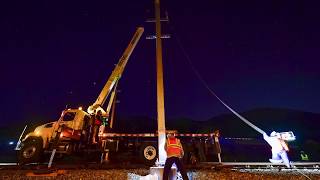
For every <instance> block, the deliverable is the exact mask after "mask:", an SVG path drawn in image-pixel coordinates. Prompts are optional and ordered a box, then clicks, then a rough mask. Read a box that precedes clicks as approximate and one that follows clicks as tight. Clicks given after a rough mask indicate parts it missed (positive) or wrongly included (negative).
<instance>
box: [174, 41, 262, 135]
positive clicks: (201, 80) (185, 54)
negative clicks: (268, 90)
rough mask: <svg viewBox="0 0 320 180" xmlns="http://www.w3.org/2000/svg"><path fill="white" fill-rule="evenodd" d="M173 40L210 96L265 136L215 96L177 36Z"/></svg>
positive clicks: (259, 130)
mask: <svg viewBox="0 0 320 180" xmlns="http://www.w3.org/2000/svg"><path fill="white" fill-rule="evenodd" d="M174 37H175V39H176V40H177V43H178V45H179V47H180V48H181V50H182V52H183V54H184V56H185V57H186V59H187V60H188V64H189V65H190V67H191V69H192V71H193V72H194V73H195V74H196V76H197V78H198V79H199V80H200V82H201V83H202V84H203V85H204V86H205V87H206V89H207V90H208V91H209V92H210V94H212V95H213V96H215V97H216V98H217V99H218V100H219V101H220V102H221V103H222V104H223V105H224V106H225V107H226V108H227V109H229V110H230V111H231V112H232V113H233V114H234V115H236V116H237V117H238V118H240V119H241V120H242V121H243V122H245V123H246V124H247V125H249V126H250V127H251V128H253V129H254V130H256V131H257V132H259V133H261V134H265V132H264V131H263V130H262V129H260V128H259V127H257V126H256V125H254V124H252V123H251V122H250V121H249V120H247V119H246V118H244V117H243V116H241V115H240V114H239V113H237V112H236V111H235V110H233V109H232V108H231V107H230V106H228V105H227V104H226V103H225V102H224V101H222V100H221V99H220V98H219V97H218V96H217V94H216V93H215V92H214V91H213V90H212V89H211V88H210V87H209V86H208V84H207V83H206V81H205V80H204V79H203V78H202V77H201V75H200V73H199V72H198V71H197V69H196V68H195V67H194V66H193V64H192V61H191V59H190V57H189V55H188V54H187V52H186V51H185V49H184V48H183V46H182V44H181V42H180V40H179V38H178V37H177V36H174Z"/></svg>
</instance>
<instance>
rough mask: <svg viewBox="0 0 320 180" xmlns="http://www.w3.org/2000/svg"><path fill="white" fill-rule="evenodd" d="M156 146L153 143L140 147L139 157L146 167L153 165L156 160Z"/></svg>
mask: <svg viewBox="0 0 320 180" xmlns="http://www.w3.org/2000/svg"><path fill="white" fill-rule="evenodd" d="M157 156H158V154H157V146H156V145H155V144H153V143H146V144H143V145H142V146H141V149H140V157H141V159H142V161H143V162H144V163H145V164H147V165H153V164H154V163H155V161H156V159H157Z"/></svg>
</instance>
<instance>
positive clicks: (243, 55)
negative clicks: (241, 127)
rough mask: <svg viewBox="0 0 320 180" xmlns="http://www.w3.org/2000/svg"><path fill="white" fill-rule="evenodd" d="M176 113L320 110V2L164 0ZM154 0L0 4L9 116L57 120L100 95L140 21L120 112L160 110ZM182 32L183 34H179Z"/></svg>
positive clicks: (4, 112)
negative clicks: (68, 109) (148, 37)
mask: <svg viewBox="0 0 320 180" xmlns="http://www.w3.org/2000/svg"><path fill="white" fill-rule="evenodd" d="M161 6H162V14H163V15H164V12H165V11H167V12H168V15H169V22H168V23H163V24H162V33H163V34H171V36H172V38H171V39H165V40H163V61H164V81H165V108H166V117H167V118H176V117H188V118H192V119H195V120H206V119H209V118H211V117H213V116H216V115H219V114H222V113H229V112H228V110H227V109H226V108H225V107H223V106H222V105H221V104H220V102H219V101H218V100H217V99H215V98H214V97H213V96H212V95H210V93H209V92H208V90H207V89H206V88H205V87H204V86H203V85H202V84H201V83H200V81H199V79H197V77H196V76H195V74H194V72H193V71H192V68H191V66H190V64H189V63H188V60H187V57H186V54H184V53H183V50H182V49H184V50H185V52H186V53H187V56H188V57H189V58H190V59H191V61H192V64H193V67H194V68H196V69H197V70H198V71H199V73H200V74H201V76H202V78H203V79H204V80H205V81H206V82H207V83H208V86H209V87H210V88H211V89H212V90H213V91H214V92H215V93H216V94H217V95H218V96H219V97H220V98H221V99H223V100H224V101H225V102H226V103H227V104H229V105H230V106H231V107H233V108H234V109H235V110H236V111H239V112H243V111H246V110H251V109H254V108H263V107H274V108H288V109H296V110H302V111H308V112H315V113H320V104H319V100H320V95H319V92H320V85H319V84H320V83H319V80H320V71H319V58H320V49H319V47H320V46H319V40H320V35H319V32H320V25H319V19H320V15H319V12H318V7H319V6H318V5H316V4H308V2H304V1H270V0H268V1H212V0H203V1H185V0H175V1H168V0H166V1H165V0H162V1H161ZM153 14H154V5H153V0H138V1H124V0H119V1H85V2H82V1H81V2H79V1H64V2H57V1H48V2H46V1H21V2H12V4H5V3H3V2H1V5H0V59H1V62H0V78H1V95H0V99H1V101H0V102H1V103H0V108H1V111H0V115H1V116H0V121H1V125H6V124H10V123H25V122H27V121H28V122H30V121H32V120H42V119H43V121H49V120H56V119H57V118H58V117H59V115H60V113H61V111H62V110H63V109H64V108H65V107H66V105H67V104H68V105H69V106H70V107H78V106H80V105H82V106H84V107H87V106H89V105H91V104H92V103H93V102H94V101H95V99H96V98H97V96H98V95H99V93H100V91H101V89H102V87H103V86H104V83H105V82H106V80H107V78H108V77H109V75H110V73H111V71H112V70H113V68H114V64H116V63H117V62H118V59H119V58H120V57H121V55H122V53H123V51H124V50H125V48H126V46H127V45H128V43H129V41H130V39H131V37H132V35H133V33H134V32H135V29H136V27H138V26H143V27H144V28H145V33H144V35H143V37H142V38H141V40H140V42H139V43H138V46H137V47H136V49H135V50H134V52H133V54H132V56H131V58H130V60H129V63H128V65H127V67H126V69H125V71H124V74H123V76H122V79H121V80H120V84H119V90H120V92H119V94H118V100H119V101H120V103H118V104H117V109H116V110H117V116H122V117H128V116H138V115H139V116H140V115H143V116H149V117H156V107H157V106H156V81H155V77H156V67H155V40H146V39H145V37H146V35H151V34H154V29H155V28H154V24H153V23H146V22H145V20H146V19H147V18H152V17H153ZM179 42H180V43H179Z"/></svg>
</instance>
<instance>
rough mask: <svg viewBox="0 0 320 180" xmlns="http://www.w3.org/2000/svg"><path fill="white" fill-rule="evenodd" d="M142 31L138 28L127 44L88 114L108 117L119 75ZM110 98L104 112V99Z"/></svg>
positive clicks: (142, 29) (141, 28)
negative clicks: (99, 113)
mask: <svg viewBox="0 0 320 180" xmlns="http://www.w3.org/2000/svg"><path fill="white" fill-rule="evenodd" d="M143 31H144V28H143V27H138V28H137V30H136V32H135V34H134V35H133V37H132V39H131V41H130V43H129V44H128V46H127V48H126V50H125V51H124V53H123V54H122V56H121V58H120V59H119V62H118V63H117V64H116V67H115V68H114V70H113V71H112V73H111V75H110V77H109V78H108V80H107V82H106V84H105V85H104V87H103V89H102V90H101V92H100V94H99V96H98V98H97V99H96V101H95V102H94V103H93V104H92V105H91V106H89V107H88V109H87V112H88V113H89V114H95V113H96V112H98V111H99V110H100V111H101V112H102V114H104V115H106V116H108V115H109V113H110V109H111V105H112V102H113V99H114V97H115V92H116V87H117V84H118V81H119V79H120V78H121V75H122V73H123V70H124V68H125V67H126V65H127V63H128V60H129V58H130V55H131V53H132V51H133V50H134V48H135V47H136V45H137V43H138V41H139V39H140V37H141V36H142V34H143ZM110 93H111V96H110V100H109V104H108V107H107V109H106V111H105V110H104V109H103V108H102V106H103V105H104V103H105V101H106V99H107V98H108V97H109V95H110Z"/></svg>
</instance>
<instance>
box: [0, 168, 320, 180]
mask: <svg viewBox="0 0 320 180" xmlns="http://www.w3.org/2000/svg"><path fill="white" fill-rule="evenodd" d="M34 172H36V173H38V174H35V173H34ZM39 173H40V174H39ZM41 173H45V172H43V171H42V172H40V171H32V170H0V179H4V180H7V179H14V180H20V179H23V180H24V179H26V180H28V179H39V180H42V179H43V180H50V179H68V180H69V179H75V180H86V179H88V180H95V179H97V180H98V179H107V180H108V179H112V180H125V179H132V180H138V179H141V177H144V176H146V175H148V173H149V170H148V169H108V170H92V169H78V170H58V171H53V173H51V174H49V175H48V174H47V175H44V174H41ZM305 174H306V175H307V176H308V177H306V176H303V175H302V174H300V173H298V172H278V171H275V172H268V173H266V172H239V171H235V170H231V169H225V170H209V169H207V170H188V176H189V179H195V180H238V179H239V180H255V179H259V180H261V179H263V180H268V179H270V180H271V179H272V180H273V179H275V180H291V179H292V180H305V179H308V178H310V179H313V180H316V179H320V174H319V173H305ZM35 175H36V176H35Z"/></svg>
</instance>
